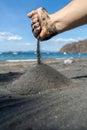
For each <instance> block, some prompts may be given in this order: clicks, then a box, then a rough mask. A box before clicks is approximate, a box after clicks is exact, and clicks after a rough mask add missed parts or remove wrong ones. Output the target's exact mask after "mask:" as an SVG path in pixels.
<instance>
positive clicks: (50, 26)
mask: <svg viewBox="0 0 87 130" xmlns="http://www.w3.org/2000/svg"><path fill="white" fill-rule="evenodd" d="M28 17H29V18H32V23H31V27H32V32H33V34H34V36H35V37H36V38H37V39H39V40H40V41H43V40H48V39H50V38H51V37H53V36H54V35H56V34H57V31H56V28H55V24H54V23H53V20H52V15H50V14H49V13H48V12H47V11H46V10H45V9H44V8H39V9H37V10H34V11H32V12H30V13H29V14H28Z"/></svg>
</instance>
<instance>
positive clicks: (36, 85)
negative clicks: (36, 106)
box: [7, 64, 70, 95]
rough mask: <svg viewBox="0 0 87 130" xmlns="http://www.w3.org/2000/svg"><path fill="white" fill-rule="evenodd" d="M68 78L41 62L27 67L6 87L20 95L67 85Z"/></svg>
mask: <svg viewBox="0 0 87 130" xmlns="http://www.w3.org/2000/svg"><path fill="white" fill-rule="evenodd" d="M69 83H70V80H69V79H68V78H66V77H65V76H64V75H62V74H60V73H59V72H58V71H56V70H55V69H53V68H52V67H50V66H48V65H45V64H41V65H36V66H33V67H31V68H29V69H28V70H27V71H26V73H24V74H23V75H22V76H21V77H20V78H19V79H16V80H15V81H14V82H12V83H11V84H9V85H8V87H7V89H8V90H10V91H11V92H13V93H16V94H21V95H29V94H36V93H40V92H42V91H45V90H48V89H58V88H61V87H64V86H66V85H69Z"/></svg>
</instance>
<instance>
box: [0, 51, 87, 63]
mask: <svg viewBox="0 0 87 130" xmlns="http://www.w3.org/2000/svg"><path fill="white" fill-rule="evenodd" d="M41 57H42V58H46V59H47V58H54V59H55V58H56V59H57V58H58V59H62V58H80V57H84V58H86V57H87V53H66V52H64V53H58V52H42V53H41ZM36 58H37V54H36V52H2V53H0V61H8V60H10V61H11V60H36Z"/></svg>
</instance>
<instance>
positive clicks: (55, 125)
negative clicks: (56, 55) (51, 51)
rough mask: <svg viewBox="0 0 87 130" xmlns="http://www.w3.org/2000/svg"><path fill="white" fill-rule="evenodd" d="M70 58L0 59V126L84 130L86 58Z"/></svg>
mask: <svg viewBox="0 0 87 130" xmlns="http://www.w3.org/2000/svg"><path fill="white" fill-rule="evenodd" d="M70 60H71V61H72V62H71V63H70V62H64V61H65V59H44V60H42V62H43V65H41V66H40V67H38V65H37V62H36V61H18V62H14V61H13V62H9V61H8V62H0V130H87V59H86V58H76V59H70ZM68 61H69V60H68ZM43 68H44V69H45V70H46V72H44V69H43ZM49 68H50V69H49ZM37 70H38V71H37ZM48 70H49V71H48ZM51 71H52V73H51ZM40 74H41V75H40ZM51 74H52V75H51ZM35 75H36V76H35ZM39 75H40V77H39ZM57 75H58V77H57ZM28 76H29V79H28V78H27V80H26V77H28ZM42 76H43V77H42ZM38 77H39V79H38ZM33 78H34V81H31V79H32V80H33ZM22 79H23V80H22ZM35 80H36V82H35ZM25 81H26V82H25ZM39 81H40V84H39ZM54 82H55V83H54ZM23 83H24V84H25V85H24V84H23ZM28 83H31V84H30V87H31V88H30V90H29V89H28V88H26V86H28ZM41 83H42V84H41ZM47 84H48V86H47ZM22 85H23V89H22V87H21V86H22ZM40 85H41V88H40ZM32 86H35V87H34V88H33V87H32ZM55 86H56V87H55ZM42 88H43V89H42Z"/></svg>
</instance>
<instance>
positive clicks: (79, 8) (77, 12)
mask: <svg viewBox="0 0 87 130" xmlns="http://www.w3.org/2000/svg"><path fill="white" fill-rule="evenodd" d="M28 17H29V18H32V23H31V27H32V32H33V34H34V36H35V37H36V38H39V40H41V41H44V40H48V39H50V38H51V37H53V36H54V35H57V34H60V33H62V32H65V31H67V30H70V29H73V28H75V27H78V26H81V25H84V24H87V0H73V1H71V2H70V3H69V4H68V5H67V6H65V7H64V8H63V9H61V10H59V11H58V12H56V13H54V14H49V13H48V12H47V11H46V10H45V9H44V8H38V9H37V10H33V11H32V12H30V13H29V14H28Z"/></svg>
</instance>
